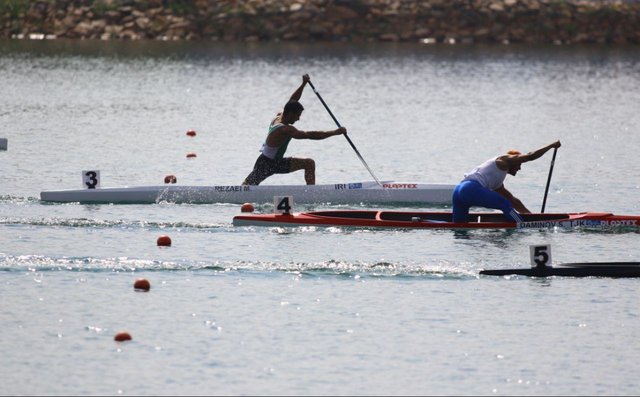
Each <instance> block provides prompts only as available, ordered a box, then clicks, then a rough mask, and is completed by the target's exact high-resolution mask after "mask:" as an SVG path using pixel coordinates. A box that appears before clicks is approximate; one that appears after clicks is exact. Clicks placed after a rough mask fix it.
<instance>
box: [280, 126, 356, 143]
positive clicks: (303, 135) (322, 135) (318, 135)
mask: <svg viewBox="0 0 640 397" xmlns="http://www.w3.org/2000/svg"><path fill="white" fill-rule="evenodd" d="M280 129H281V130H282V132H284V133H286V134H288V135H289V136H291V137H292V138H294V139H314V140H319V139H327V138H329V137H331V136H334V135H342V134H345V135H346V134H347V129H346V128H345V127H340V128H338V129H335V130H331V131H300V130H299V129H297V128H295V127H293V126H290V125H289V126H286V127H281V128H280Z"/></svg>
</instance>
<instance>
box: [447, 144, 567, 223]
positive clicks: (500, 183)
mask: <svg viewBox="0 0 640 397" xmlns="http://www.w3.org/2000/svg"><path fill="white" fill-rule="evenodd" d="M559 147H560V141H556V142H553V143H551V144H549V145H547V146H545V147H542V148H540V149H538V150H536V151H533V152H529V153H527V154H522V153H520V152H519V151H517V150H511V151H509V152H508V153H507V154H505V155H502V156H497V157H494V158H491V159H489V160H487V161H485V162H484V163H482V164H480V165H479V166H477V167H475V168H474V169H473V170H471V172H469V173H467V174H465V175H464V179H463V180H462V182H460V183H459V184H458V186H456V188H455V189H454V190H453V197H452V201H453V222H467V216H468V215H469V208H471V207H486V208H493V209H497V210H501V211H502V213H503V214H504V217H505V218H506V219H507V220H508V221H510V222H522V217H521V216H520V215H519V214H530V213H531V211H529V210H528V209H527V207H525V206H524V204H522V201H520V199H518V198H517V197H515V196H514V195H513V194H511V192H509V191H508V190H507V189H506V188H505V187H504V180H505V178H506V176H507V174H510V175H513V176H515V175H516V174H517V173H518V171H519V170H520V166H521V165H522V163H526V162H528V161H533V160H536V159H538V158H540V157H542V156H543V155H544V154H545V153H546V152H548V151H549V150H551V149H553V148H559Z"/></svg>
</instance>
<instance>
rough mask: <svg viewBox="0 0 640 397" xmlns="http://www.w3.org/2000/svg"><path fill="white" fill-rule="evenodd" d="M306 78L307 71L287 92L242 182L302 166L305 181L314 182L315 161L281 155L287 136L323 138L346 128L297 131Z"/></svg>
mask: <svg viewBox="0 0 640 397" xmlns="http://www.w3.org/2000/svg"><path fill="white" fill-rule="evenodd" d="M309 80H310V78H309V75H308V74H305V75H304V76H302V84H301V85H300V87H298V89H297V90H296V91H295V92H294V93H293V95H291V98H290V99H289V102H287V104H286V105H285V106H284V109H283V111H282V112H281V113H278V115H277V116H276V118H275V119H273V120H272V121H271V124H270V125H269V132H268V135H267V138H266V140H265V142H264V143H263V144H262V147H261V148H260V152H261V153H262V154H260V156H259V157H258V159H257V160H256V163H255V165H254V166H253V171H251V173H250V174H249V175H248V176H247V177H246V178H245V180H244V182H242V184H243V185H259V184H260V182H262V181H264V180H265V179H266V178H268V177H270V176H271V175H273V174H288V173H290V172H295V171H298V170H302V169H304V180H305V182H306V183H307V185H315V183H316V163H315V161H314V160H313V159H308V158H297V157H284V153H285V152H286V150H287V145H289V142H290V141H291V139H316V140H319V139H325V138H329V137H330V136H334V135H341V134H346V133H347V129H346V128H344V127H340V128H338V129H336V130H331V131H300V130H298V129H297V128H295V127H294V126H293V124H294V123H295V122H296V121H298V120H299V119H300V115H301V114H302V111H303V110H304V108H303V107H302V105H301V104H300V102H298V101H299V100H300V97H301V96H302V91H303V90H304V87H305V86H306V85H307V83H308V82H309Z"/></svg>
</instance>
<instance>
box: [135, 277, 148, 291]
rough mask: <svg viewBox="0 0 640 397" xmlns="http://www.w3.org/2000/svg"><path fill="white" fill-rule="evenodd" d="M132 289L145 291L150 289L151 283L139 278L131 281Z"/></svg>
mask: <svg viewBox="0 0 640 397" xmlns="http://www.w3.org/2000/svg"><path fill="white" fill-rule="evenodd" d="M133 289H135V290H136V291H145V292H146V291H149V290H150V289H151V283H150V282H149V280H147V279H146V278H139V279H137V280H136V281H135V282H134V283H133Z"/></svg>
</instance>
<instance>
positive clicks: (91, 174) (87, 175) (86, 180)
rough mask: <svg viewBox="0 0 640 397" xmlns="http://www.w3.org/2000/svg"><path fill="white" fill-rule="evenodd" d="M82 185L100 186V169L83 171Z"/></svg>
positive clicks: (86, 187) (89, 187)
mask: <svg viewBox="0 0 640 397" xmlns="http://www.w3.org/2000/svg"><path fill="white" fill-rule="evenodd" d="M82 186H84V188H85V189H95V188H97V187H100V171H93V170H91V171H82Z"/></svg>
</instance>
